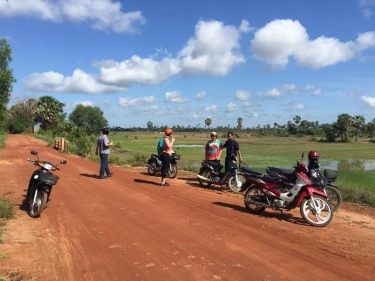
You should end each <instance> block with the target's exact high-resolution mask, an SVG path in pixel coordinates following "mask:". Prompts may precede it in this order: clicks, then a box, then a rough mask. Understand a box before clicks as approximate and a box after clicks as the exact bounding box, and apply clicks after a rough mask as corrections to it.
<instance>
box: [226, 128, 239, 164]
mask: <svg viewBox="0 0 375 281" xmlns="http://www.w3.org/2000/svg"><path fill="white" fill-rule="evenodd" d="M227 137H228V139H227V141H226V142H225V143H224V145H223V148H226V157H225V170H226V171H227V170H228V169H227V167H228V164H229V162H230V156H231V155H232V154H234V155H236V156H237V157H239V159H240V162H242V154H241V150H240V145H239V144H238V142H237V141H235V140H234V136H233V132H228V133H227Z"/></svg>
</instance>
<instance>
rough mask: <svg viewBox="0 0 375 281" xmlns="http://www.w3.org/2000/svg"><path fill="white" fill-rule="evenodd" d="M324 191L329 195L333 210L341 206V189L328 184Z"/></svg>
mask: <svg viewBox="0 0 375 281" xmlns="http://www.w3.org/2000/svg"><path fill="white" fill-rule="evenodd" d="M324 192H325V193H326V194H327V195H328V196H329V199H328V202H329V204H330V205H331V208H332V210H333V211H336V210H337V209H338V208H340V206H341V203H342V195H341V193H340V191H339V190H338V189H337V188H336V187H334V186H330V185H327V186H325V187H324Z"/></svg>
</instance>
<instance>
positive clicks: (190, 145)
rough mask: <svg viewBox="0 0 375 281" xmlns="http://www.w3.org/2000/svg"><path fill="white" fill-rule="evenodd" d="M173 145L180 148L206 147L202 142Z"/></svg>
mask: <svg viewBox="0 0 375 281" xmlns="http://www.w3.org/2000/svg"><path fill="white" fill-rule="evenodd" d="M173 147H175V148H178V147H188V148H189V147H204V145H202V144H176V145H173Z"/></svg>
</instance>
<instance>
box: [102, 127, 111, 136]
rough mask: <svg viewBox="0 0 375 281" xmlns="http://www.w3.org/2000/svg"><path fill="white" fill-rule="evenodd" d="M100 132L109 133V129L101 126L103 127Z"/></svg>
mask: <svg viewBox="0 0 375 281" xmlns="http://www.w3.org/2000/svg"><path fill="white" fill-rule="evenodd" d="M102 133H103V134H104V135H109V129H108V128H107V127H105V128H103V129H102Z"/></svg>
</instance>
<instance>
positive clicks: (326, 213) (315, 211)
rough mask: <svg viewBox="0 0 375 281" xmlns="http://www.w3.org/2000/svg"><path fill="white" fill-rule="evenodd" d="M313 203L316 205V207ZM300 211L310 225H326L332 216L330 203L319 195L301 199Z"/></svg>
mask: <svg viewBox="0 0 375 281" xmlns="http://www.w3.org/2000/svg"><path fill="white" fill-rule="evenodd" d="M313 200H314V202H313ZM314 203H315V204H314ZM314 205H316V208H315V206H314ZM300 211H301V215H302V217H303V219H304V220H305V221H306V222H307V223H309V224H310V225H312V226H326V225H328V224H329V223H330V222H331V220H332V218H333V211H332V208H331V205H330V203H329V202H328V200H327V199H325V198H323V197H322V196H319V195H313V196H312V197H311V198H305V199H303V201H302V203H301V207H300Z"/></svg>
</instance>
